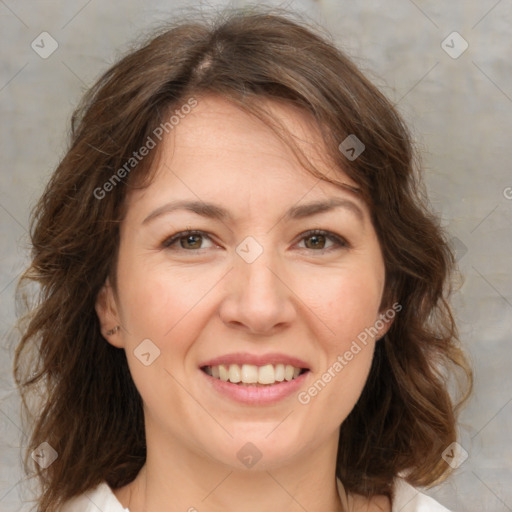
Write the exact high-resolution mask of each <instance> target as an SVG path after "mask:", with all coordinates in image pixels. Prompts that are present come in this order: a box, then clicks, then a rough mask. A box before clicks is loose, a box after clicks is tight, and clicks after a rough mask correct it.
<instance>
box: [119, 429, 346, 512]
mask: <svg viewBox="0 0 512 512" xmlns="http://www.w3.org/2000/svg"><path fill="white" fill-rule="evenodd" d="M147 439H152V442H151V443H148V446H147V458H146V464H145V465H144V467H143V468H142V469H141V471H140V472H139V474H138V475H137V477H136V478H135V480H134V481H133V482H132V483H130V484H128V485H127V486H126V487H124V488H122V489H119V490H117V491H116V492H115V494H116V496H117V498H118V499H119V501H120V502H121V504H122V505H123V507H127V508H129V509H130V512H157V511H161V510H166V511H169V512H174V511H177V512H178V511H179V512H184V511H187V512H203V511H208V512H221V511H222V512H231V511H233V512H234V511H238V510H244V512H260V511H261V510H286V511H287V512H304V510H307V511H308V512H316V511H318V512H319V511H324V510H331V511H333V512H342V510H343V509H342V506H341V502H340V498H339V495H338V491H337V488H336V479H335V476H334V474H335V463H336V447H337V439H332V440H330V441H329V442H327V443H324V445H322V446H315V447H312V448H311V450H307V449H306V450H303V452H302V453H301V455H300V458H299V457H298V460H291V461H288V463H287V464H285V465H283V464H275V465H273V464H271V463H267V464H264V456H263V457H262V459H261V460H260V461H259V462H258V463H257V464H256V465H255V466H253V468H251V469H245V470H240V469H238V468H233V467H230V466H227V465H223V464H219V463H218V462H217V461H215V460H214V459H212V458H211V457H209V456H207V455H206V454H204V453H200V452H195V451H193V450H191V449H190V447H185V446H183V444H181V443H179V442H174V443H173V442H169V438H165V439H158V436H148V437H147ZM163 447H165V448H163ZM258 466H260V468H258ZM171 507H172V508H171Z"/></svg>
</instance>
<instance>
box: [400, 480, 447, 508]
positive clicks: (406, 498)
mask: <svg viewBox="0 0 512 512" xmlns="http://www.w3.org/2000/svg"><path fill="white" fill-rule="evenodd" d="M392 512H450V511H449V510H448V509H447V508H445V507H443V506H442V505H441V504H440V503H438V502H437V501H436V500H434V499H433V498H431V497H430V496H427V495H426V494H423V493H421V492H420V491H418V489H416V488H415V487H413V486H412V485H410V484H408V483H407V482H406V481H405V480H404V479H403V478H396V479H395V483H394V496H393V509H392Z"/></svg>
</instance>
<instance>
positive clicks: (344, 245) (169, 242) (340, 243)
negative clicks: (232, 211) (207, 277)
mask: <svg viewBox="0 0 512 512" xmlns="http://www.w3.org/2000/svg"><path fill="white" fill-rule="evenodd" d="M191 235H199V236H202V237H204V238H208V239H209V240H211V241H212V242H213V240H212V239H211V238H210V237H209V236H208V235H207V233H206V232H204V231H201V230H187V231H180V232H179V233H176V234H174V235H171V236H170V237H168V238H166V239H165V240H164V241H163V242H162V248H164V249H171V250H172V246H173V245H174V244H175V243H176V242H178V241H179V240H180V239H182V238H186V237H187V236H191ZM315 235H322V236H325V238H326V239H329V240H331V241H332V242H334V243H335V245H337V247H329V248H327V249H309V250H310V251H314V252H319V253H326V252H330V251H332V250H336V249H349V248H350V244H349V243H348V242H347V241H346V240H345V239H343V238H342V237H340V236H338V235H336V234H334V233H332V232H331V231H325V230H323V229H310V230H308V231H306V232H304V233H302V234H301V238H300V240H299V241H300V242H301V241H302V240H304V239H307V238H310V237H312V236H315ZM301 249H308V248H307V247H304V248H302V247H301ZM177 250H182V251H185V252H197V251H201V249H184V248H182V247H180V248H178V249H177Z"/></svg>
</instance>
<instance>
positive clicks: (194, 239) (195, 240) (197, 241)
mask: <svg viewBox="0 0 512 512" xmlns="http://www.w3.org/2000/svg"><path fill="white" fill-rule="evenodd" d="M178 240H180V246H181V247H183V249H200V248H201V241H202V237H201V235H187V236H184V237H181V238H179V239H178Z"/></svg>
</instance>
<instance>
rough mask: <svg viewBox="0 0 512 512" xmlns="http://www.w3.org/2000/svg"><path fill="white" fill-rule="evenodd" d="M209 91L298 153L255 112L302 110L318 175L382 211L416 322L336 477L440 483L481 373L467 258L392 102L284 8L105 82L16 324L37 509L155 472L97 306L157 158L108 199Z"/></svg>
mask: <svg viewBox="0 0 512 512" xmlns="http://www.w3.org/2000/svg"><path fill="white" fill-rule="evenodd" d="M204 94H218V95H221V96H222V97H224V98H227V99H229V100H231V101H233V102H234V103H235V104H237V105H238V106H239V107H240V108H242V109H244V110H245V111H247V112H250V113H252V114H254V115H256V116H258V117H259V118H260V119H262V120H264V121H265V122H267V123H268V124H269V126H271V127H273V129H275V130H276V131H277V132H278V133H279V134H280V136H282V137H283V139H284V140H285V141H286V142H287V143H289V144H290V145H291V146H290V147H292V146H293V140H292V137H290V136H289V134H287V133H286V131H285V130H282V129H281V128H282V127H279V126H278V125H277V124H276V122H275V120H274V119H272V117H271V116H270V115H269V113H268V111H265V109H264V108H263V107H262V102H261V101H259V100H261V99H267V100H268V99H270V100H274V101H280V102H284V103H285V104H288V105H293V106H295V107H300V108H301V109H302V111H304V112H305V113H307V114H308V115H309V116H310V118H311V120H312V122H314V123H315V125H316V126H318V128H319V129H320V130H321V133H322V136H323V140H324V141H325V151H326V158H329V159H330V162H331V168H332V170H333V172H332V175H331V176H326V175H323V174H320V173H318V172H317V171H316V170H315V168H314V167H313V166H312V165H310V162H308V161H306V160H305V159H302V160H303V162H304V165H305V167H306V168H307V169H308V170H309V171H310V172H311V173H313V174H314V175H315V176H317V177H319V178H320V179H324V180H327V181H330V182H332V183H336V184H339V181H337V180H336V176H338V178H339V177H340V173H339V172H337V171H338V170H340V169H342V170H343V171H344V172H345V173H346V174H347V175H348V176H349V177H350V178H351V179H353V180H354V181H355V182H356V183H357V184H358V186H359V187H360V189H361V194H362V196H363V198H364V199H365V200H366V201H367V203H368V205H369V208H370V211H371V216H372V221H373V224H374V227H375V229H376V232H377V235H378V237H379V241H380V244H381V248H382V251H383V257H384V261H385V268H386V286H385V292H384V296H383V298H382V304H381V307H382V309H384V308H387V307H390V306H391V304H392V303H393V302H394V301H395V300H396V301H398V302H399V303H400V304H401V305H402V307H403V309H402V311H401V312H400V314H399V315H397V317H396V318H395V321H394V323H393V324H392V326H391V328H390V329H389V331H388V333H387V334H386V335H385V337H384V338H383V339H382V340H380V342H379V343H377V345H376V349H375V354H374V358H373V364H372V368H371V371H370V375H369V378H368V380H367V383H366V386H365V388H364V390H363V392H362V394H361V397H360V399H359V401H358V402H357V404H356V405H355V407H354V409H353V410H352V412H351V413H350V415H349V416H348V417H347V419H346V420H345V421H344V422H343V424H342V425H341V432H340V442H339V448H338V454H337V466H336V474H337V476H338V477H340V478H341V480H342V481H343V483H344V486H345V488H346V490H347V491H348V492H353V493H359V494H362V495H365V496H372V495H375V494H387V495H388V496H392V482H393V478H394V477H395V476H397V475H398V474H400V475H405V476H406V478H407V480H408V481H409V482H410V483H411V484H413V485H420V486H428V485H431V484H433V483H436V482H438V481H440V480H441V479H442V478H443V477H444V476H446V474H447V471H448V469H449V468H448V466H447V464H446V463H445V462H444V461H443V459H442V458H441V453H442V451H443V450H444V449H445V448H446V447H447V446H448V445H449V444H450V443H451V442H453V441H454V440H455V439H456V413H457V411H458V407H459V406H460V404H462V403H463V402H464V400H465V399H466V398H467V396H468V394H469V392H470V390H471V385H472V374H471V370H470V368H469V365H468V363H467V361H466V359H465V356H464V354H463V352H462V351H461V349H460V346H459V345H460V344H459V340H458V334H457V328H456V324H455V322H454V318H453V316H452V313H451V310H450V306H449V302H448V298H449V295H450V293H451V292H452V291H453V281H452V278H451V276H452V274H453V271H454V270H455V269H454V267H455V262H454V257H453V254H452V252H451V250H450V247H449V244H448V242H447V238H446V235H445V234H444V232H443V230H442V228H441V226H440V224H439V222H438V220H437V218H436V217H435V216H434V215H433V214H432V213H430V209H429V205H428V200H427V199H426V195H425V192H424V187H423V185H422V184H421V180H420V173H419V164H418V159H417V158H416V157H415V153H414V151H413V147H412V144H411V138H410V135H409V133H408V131H407V129H406V127H405V126H404V124H403V122H402V120H401V118H400V116H399V114H398V113H397V110H396V109H395V108H394V106H393V105H392V104H391V103H390V101H389V100H387V99H386V98H385V97H384V96H383V94H382V93H380V92H379V90H378V89H377V88H376V87H375V86H374V85H372V84H371V83H370V82H369V81H368V79H367V78H365V76H363V74H362V73H361V72H360V71H359V70H358V68H357V67H356V66H355V65H354V64H353V63H352V61H351V60H350V59H349V58H348V57H347V56H346V55H345V54H344V53H343V52H341V51H340V50H339V49H337V48H336V46H335V44H334V43H333V42H332V38H331V37H330V36H329V35H328V34H327V33H325V31H322V29H320V28H319V27H317V26H315V25H314V24H313V23H312V22H311V21H307V22H305V21H304V19H302V18H299V17H298V16H297V15H294V14H292V13H289V12H287V11H283V10H281V9H279V10H276V9H271V10H269V9H267V8H265V9H261V8H259V9H257V8H252V9H247V8H246V9H243V10H237V9H234V10H233V9H230V10H224V11H223V12H221V13H220V14H219V13H217V14H216V15H215V16H214V17H212V18H207V17H198V16H192V17H190V16H185V17H182V18H181V19H179V20H178V21H176V22H175V23H173V24H172V25H171V26H166V27H165V28H164V29H163V30H161V31H160V32H158V33H157V34H153V35H152V37H151V38H150V39H149V40H148V41H144V42H143V43H142V44H140V45H139V46H138V47H137V48H135V49H132V50H131V51H130V52H128V53H127V55H126V56H125V57H123V58H122V59H121V60H119V62H118V63H116V64H115V65H114V66H113V67H111V68H110V69H109V70H108V71H107V72H106V73H105V74H104V75H103V76H102V77H101V78H100V79H99V80H98V81H97V83H96V84H95V85H94V86H93V87H92V88H91V89H90V90H89V91H88V92H87V94H86V95H85V96H84V99H83V100H82V103H81V104H80V106H79V107H78V108H77V110H76V111H75V113H74V115H73V118H72V134H71V142H70V145H69V150H68V151H67V153H66V155H65V156H64V158H63V159H62V161H61V162H60V164H59V165H58V167H57V169H56V170H55V172H54V174H53V175H52V177H51V179H50V181H49V183H48V185H47V187H46V189H45V191H44V193H43V195H42V197H41V198H40V200H39V202H38V203H37V204H36V206H35V208H34V210H33V211H32V216H31V229H30V237H31V246H32V261H31V264H30V267H29V268H28V269H27V270H26V271H25V273H24V274H23V276H22V277H21V279H20V281H19V283H18V291H19V292H20V291H21V289H22V286H23V284H26V283H35V284H36V285H38V287H39V291H38V294H37V296H36V297H35V302H34V303H33V304H32V305H31V306H30V307H29V308H28V311H27V312H26V313H25V315H24V316H23V317H21V318H20V322H19V325H20V331H21V340H20V341H19V344H18V346H17V347H16V352H15V360H14V374H15V379H16V382H17V384H18V386H19V389H20V393H21V395H22V398H23V404H24V407H23V411H24V413H25V415H24V417H25V421H26V422H27V428H28V429H29V431H30V434H31V435H30V440H29V443H28V446H27V449H26V454H25V464H26V468H27V469H26V470H27V471H29V469H28V461H29V459H30V457H29V454H30V453H31V451H32V450H34V449H35V448H36V447H37V446H38V445H40V444H41V443H42V442H44V441H46V442H48V443H49V444H50V445H51V446H52V447H53V448H54V449H55V450H56V451H57V452H58V458H57V459H56V460H55V461H54V462H53V463H52V464H51V465H50V466H49V467H48V468H46V469H41V468H40V467H37V466H36V468H35V470H36V473H35V474H36V475H37V478H38V482H39V483H40V485H41V493H40V496H39V498H38V501H37V504H38V507H39V510H43V511H50V512H53V511H55V510H57V508H58V506H59V505H60V504H62V503H63V502H64V501H66V500H68V499H70V498H71V497H74V496H76V495H78V494H80V493H82V492H85V491H86V490H88V489H90V488H92V487H94V486H95V485H97V484H98V483H100V482H101V481H106V482H107V483H108V484H109V485H110V486H111V487H112V488H114V489H115V488H119V487H122V486H124V485H126V484H128V483H129V482H131V481H132V480H133V479H134V478H135V476H136V475H137V473H138V472H139V470H140V469H141V467H142V466H143V464H144V462H145V456H146V447H145V435H144V418H143V411H142V402H141V397H140V395H139V393H138V391H137V389H136V387H135V385H134V383H133V380H132V378H131V375H130V372H129V369H128V365H127V361H126V357H125V353H124V350H122V349H118V348H115V347H113V346H112V345H111V344H110V343H107V342H106V341H105V339H104V338H103V336H102V334H101V332H100V325H99V321H98V318H97V315H96V313H95V308H94V305H95V301H96V298H97V295H98V292H99V291H100V288H101V287H102V285H103V284H104V282H105V280H106V278H107V277H109V278H110V280H111V283H112V284H113V287H114V290H115V289H116V260H117V249H118V245H119V225H120V222H121V221H122V219H123V216H124V213H125V212H124V208H125V204H126V202H125V197H126V195H127V193H128V192H129V190H130V188H133V187H144V186H146V185H147V184H148V183H149V182H150V180H151V178H152V176H153V173H154V171H155V167H156V166H155V165H154V164H155V159H156V158H157V157H158V154H159V151H158V149H159V145H158V146H157V148H156V149H155V150H153V151H150V152H149V154H148V155H147V156H145V157H144V159H141V160H140V161H137V164H136V165H135V166H133V169H130V172H129V173H124V175H123V176H122V179H120V180H117V181H116V182H115V183H114V185H113V186H112V187H108V189H109V190H108V193H107V192H104V191H105V187H104V185H105V183H106V182H107V181H109V180H112V177H113V176H114V174H116V173H117V176H118V177H119V175H120V174H119V173H118V170H119V169H121V168H123V165H126V162H127V161H129V159H130V158H131V157H132V156H133V153H134V152H136V151H138V149H139V148H141V147H142V146H143V145H144V144H145V143H146V142H147V140H148V137H151V136H152V134H153V135H154V133H155V129H156V128H157V127H158V126H159V125H160V124H161V123H162V122H165V121H166V120H168V119H169V115H170V114H171V113H172V112H173V111H175V110H179V109H180V108H181V107H182V106H183V105H185V104H186V103H187V101H190V98H197V101H200V98H201V95H204ZM178 129H179V128H178ZM350 134H354V135H356V136H357V137H358V139H360V140H361V141H363V143H364V144H365V150H364V152H363V153H362V154H361V155H360V156H359V157H358V158H357V159H355V160H350V159H348V158H347V157H346V156H345V155H344V154H343V152H341V151H340V149H339V145H340V143H341V142H342V141H343V140H344V139H345V138H346V137H347V136H348V135H350ZM296 154H298V155H299V157H300V152H296ZM125 169H126V167H125ZM121 174H123V173H121ZM102 187H103V188H102ZM101 190H103V192H101ZM99 191H100V192H99ZM100 196H101V197H100ZM452 375H461V376H462V377H463V378H465V379H462V380H461V379H458V381H460V382H461V383H462V381H464V382H463V384H461V387H460V388H459V390H458V391H459V392H458V394H457V397H452V396H451V394H450V393H449V387H450V385H449V384H450V376H452ZM33 396H34V397H35V398H36V400H35V401H33V402H31V400H32V397H33ZM127 426H129V428H127Z"/></svg>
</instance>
